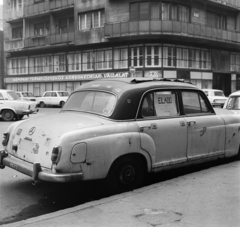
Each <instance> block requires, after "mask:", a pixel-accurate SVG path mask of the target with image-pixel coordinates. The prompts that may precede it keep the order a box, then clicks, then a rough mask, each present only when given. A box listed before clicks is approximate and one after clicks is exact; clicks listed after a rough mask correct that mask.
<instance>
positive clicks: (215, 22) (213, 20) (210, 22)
mask: <svg viewBox="0 0 240 227" xmlns="http://www.w3.org/2000/svg"><path fill="white" fill-rule="evenodd" d="M207 26H208V27H212V28H217V29H222V30H226V29H227V17H226V16H225V15H221V14H217V13H212V12H207Z"/></svg>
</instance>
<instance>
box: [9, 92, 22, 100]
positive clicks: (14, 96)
mask: <svg viewBox="0 0 240 227" xmlns="http://www.w3.org/2000/svg"><path fill="white" fill-rule="evenodd" d="M7 94H8V95H9V96H10V99H11V100H20V98H19V96H18V95H17V94H16V93H15V92H13V91H9V92H8V93H7Z"/></svg>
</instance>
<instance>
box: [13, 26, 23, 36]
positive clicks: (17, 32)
mask: <svg viewBox="0 0 240 227" xmlns="http://www.w3.org/2000/svg"><path fill="white" fill-rule="evenodd" d="M22 37H23V27H17V28H13V29H12V38H13V39H20V38H22Z"/></svg>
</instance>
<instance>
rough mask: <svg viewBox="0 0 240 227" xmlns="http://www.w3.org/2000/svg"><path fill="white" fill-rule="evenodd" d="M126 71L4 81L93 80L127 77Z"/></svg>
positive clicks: (9, 78) (20, 78)
mask: <svg viewBox="0 0 240 227" xmlns="http://www.w3.org/2000/svg"><path fill="white" fill-rule="evenodd" d="M128 76H129V73H128V72H118V73H97V74H74V75H56V76H34V77H8V78H5V82H6V83H38V82H56V81H57V82H61V81H81V80H95V79H103V78H119V77H120V78H124V77H128Z"/></svg>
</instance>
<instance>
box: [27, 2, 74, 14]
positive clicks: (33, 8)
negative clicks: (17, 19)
mask: <svg viewBox="0 0 240 227" xmlns="http://www.w3.org/2000/svg"><path fill="white" fill-rule="evenodd" d="M73 6H74V0H50V1H46V2H41V3H38V4H32V5H25V6H24V17H30V16H35V15H39V14H44V13H48V12H50V11H55V10H62V9H66V8H70V7H73Z"/></svg>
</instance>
